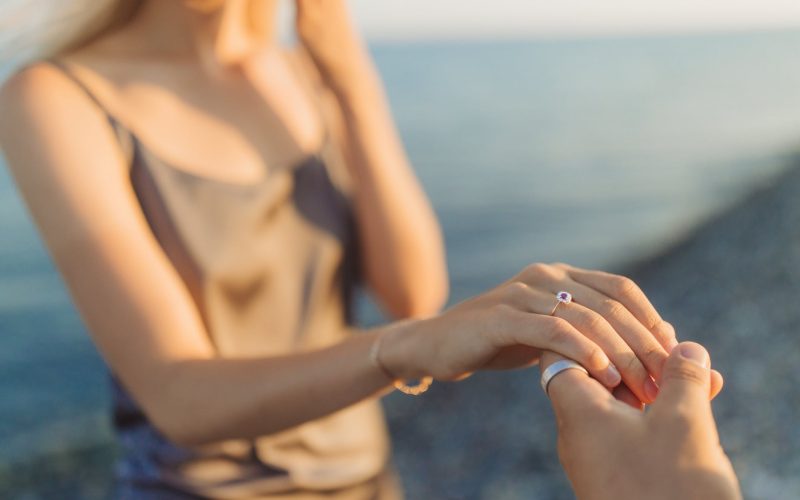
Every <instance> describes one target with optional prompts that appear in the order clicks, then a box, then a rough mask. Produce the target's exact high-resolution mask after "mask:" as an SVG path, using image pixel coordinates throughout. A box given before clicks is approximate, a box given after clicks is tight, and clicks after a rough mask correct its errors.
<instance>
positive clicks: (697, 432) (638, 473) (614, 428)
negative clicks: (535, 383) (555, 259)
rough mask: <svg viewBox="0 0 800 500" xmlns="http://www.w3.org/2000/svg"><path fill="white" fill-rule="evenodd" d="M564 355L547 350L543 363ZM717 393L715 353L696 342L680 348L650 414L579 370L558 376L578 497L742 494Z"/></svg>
mask: <svg viewBox="0 0 800 500" xmlns="http://www.w3.org/2000/svg"><path fill="white" fill-rule="evenodd" d="M558 359H559V358H558V357H557V356H555V355H553V354H550V353H547V354H546V355H544V356H543V357H542V369H543V370H544V369H545V368H546V367H547V366H549V364H551V363H553V362H554V361H556V360H558ZM718 377H719V376H718V374H717V375H715V376H714V379H715V380H714V383H713V385H715V386H719V387H721V378H718ZM715 389H717V390H718V387H716V388H715ZM714 392H716V391H712V371H711V370H710V359H709V356H708V353H707V352H706V350H705V349H704V348H703V347H702V346H701V345H699V344H695V343H692V342H684V343H682V344H679V345H678V346H677V347H676V348H675V349H673V351H672V353H671V354H670V356H669V358H668V359H667V362H666V365H665V367H664V373H663V376H662V378H661V391H660V394H659V396H658V398H657V399H656V401H655V403H654V404H653V405H652V406H651V408H650V410H649V411H648V412H646V413H645V412H642V411H639V410H637V409H634V408H632V407H631V405H630V402H628V404H625V403H623V402H621V401H619V400H618V399H615V397H614V395H612V394H611V393H609V392H608V390H607V389H606V388H605V387H603V386H602V385H601V384H600V383H599V382H597V381H596V380H594V379H592V378H589V377H588V376H587V375H585V374H584V373H582V372H579V371H578V370H567V371H565V372H563V373H560V374H559V375H557V376H556V377H555V378H554V379H553V380H552V382H551V383H550V387H549V393H550V397H551V399H552V402H553V406H554V408H555V412H556V417H557V420H558V429H559V431H558V434H559V435H558V452H559V456H560V458H561V463H562V464H563V466H564V469H565V470H566V472H567V476H568V477H569V479H570V481H571V482H572V486H573V488H574V489H575V493H576V495H577V496H578V498H580V499H603V500H605V499H615V500H626V499H631V500H633V499H642V498H647V499H676V498H678V499H681V500H691V499H698V500H701V499H702V500H709V499H714V500H716V499H720V500H729V499H740V498H741V493H740V491H739V484H738V481H737V478H736V475H735V473H734V471H733V467H732V466H731V463H730V460H729V459H728V457H727V456H726V455H725V452H724V451H723V450H722V447H721V446H720V444H719V437H718V435H717V427H716V424H715V422H714V417H713V415H712V413H711V404H710V403H709V394H712V395H713V393H714ZM623 399H624V398H623Z"/></svg>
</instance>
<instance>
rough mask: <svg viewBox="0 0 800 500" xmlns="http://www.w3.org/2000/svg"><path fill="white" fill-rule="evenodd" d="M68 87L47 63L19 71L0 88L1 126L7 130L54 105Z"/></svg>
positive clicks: (69, 83)
mask: <svg viewBox="0 0 800 500" xmlns="http://www.w3.org/2000/svg"><path fill="white" fill-rule="evenodd" d="M71 84H72V83H71V82H70V81H68V79H67V78H66V77H65V76H64V75H63V74H62V72H61V71H60V70H59V69H58V68H55V67H54V66H53V65H52V64H50V63H47V62H38V63H34V64H31V65H28V66H26V67H24V68H22V69H21V70H19V71H17V72H16V73H14V74H13V75H12V76H11V77H10V78H8V80H6V81H5V83H4V84H3V86H2V88H0V116H2V117H3V120H2V122H0V124H1V125H2V126H4V127H7V126H9V125H12V124H13V123H14V122H16V121H18V120H20V119H27V118H30V116H29V115H30V114H31V113H36V112H37V110H40V109H42V108H44V107H45V105H51V104H53V103H54V102H57V101H58V97H59V95H61V96H63V94H64V91H65V90H66V89H68V88H69V86H70V85H71Z"/></svg>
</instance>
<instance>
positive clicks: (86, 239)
mask: <svg viewBox="0 0 800 500" xmlns="http://www.w3.org/2000/svg"><path fill="white" fill-rule="evenodd" d="M275 7H276V2H273V1H260V2H252V3H251V2H249V1H247V0H229V1H223V0H220V1H192V2H179V1H165V0H151V1H146V2H145V3H144V5H143V7H142V9H141V11H139V13H138V14H137V16H136V17H135V18H134V19H133V20H132V21H131V22H130V23H129V24H127V25H125V26H124V27H122V28H121V29H119V30H117V31H114V32H111V33H108V34H106V35H105V36H103V37H101V38H99V39H97V40H95V41H93V42H91V43H90V44H88V45H86V46H83V47H81V48H79V49H76V50H74V51H72V52H70V53H68V54H63V55H62V56H61V59H62V60H64V61H66V62H67V63H69V64H70V65H71V66H72V67H73V68H74V69H75V71H76V73H78V75H79V76H80V77H81V78H82V80H83V81H84V82H86V84H87V85H88V86H90V87H91V88H92V90H93V92H94V93H95V94H96V95H97V96H98V97H99V98H100V100H101V101H102V102H103V103H104V106H105V107H106V108H107V109H108V110H109V111H110V112H111V113H112V114H114V116H116V117H117V118H118V119H119V120H120V121H121V122H122V123H124V124H126V126H128V127H129V128H130V129H132V130H133V131H134V132H135V133H136V134H137V135H138V137H139V138H140V139H141V140H142V142H143V143H146V144H147V147H148V148H149V150H151V151H153V152H154V153H155V154H157V155H158V156H160V157H161V158H164V159H166V160H168V161H169V162H170V163H171V164H172V165H175V166H176V167H178V168H183V169H185V170H187V171H190V172H192V173H195V174H197V175H202V176H206V177H209V178H214V179H218V180H222V181H225V182H230V183H241V184H246V183H251V182H254V181H256V180H258V179H260V178H261V176H262V175H263V173H264V171H267V170H269V168H270V166H274V165H286V164H293V163H295V162H297V161H298V160H299V159H301V158H303V157H305V156H306V155H307V154H308V153H309V152H311V151H314V150H315V149H316V148H317V147H318V146H319V144H320V142H321V141H322V134H323V132H322V119H321V117H320V116H319V115H318V112H317V110H316V108H315V107H314V106H313V104H312V103H311V102H310V99H309V96H308V95H306V93H304V92H303V90H302V88H301V86H300V85H299V84H298V82H297V78H296V74H295V73H294V72H293V71H292V70H291V69H290V66H289V65H290V61H295V62H297V63H298V64H299V65H300V67H302V68H305V69H304V70H303V71H305V72H306V74H307V76H308V78H310V79H312V80H316V81H318V82H319V83H320V84H321V85H322V86H323V88H324V89H325V98H326V100H325V105H326V106H328V107H330V108H331V110H332V111H333V112H335V113H336V114H337V116H338V119H337V123H336V124H335V126H334V127H333V135H334V139H335V140H336V141H337V143H338V145H339V146H340V147H341V149H342V150H343V152H344V155H345V156H346V158H347V163H348V168H349V169H350V171H351V172H350V173H351V174H352V178H353V179H354V183H355V185H354V204H355V212H356V213H355V216H356V220H357V223H358V226H359V234H360V236H359V237H360V246H361V258H362V259H363V263H362V266H363V268H364V270H365V279H366V283H367V285H368V287H369V289H370V290H371V291H372V292H373V294H374V295H375V296H376V297H377V299H378V301H379V302H380V303H381V304H382V305H383V307H384V308H385V309H386V310H387V311H388V312H389V313H390V314H392V315H393V316H395V317H396V318H410V319H406V320H404V321H402V322H399V323H395V324H390V325H387V326H384V327H379V328H375V329H373V330H369V331H365V332H361V334H360V335H355V336H352V337H349V339H348V340H347V341H344V342H342V343H340V344H338V345H334V346H329V347H326V348H322V349H319V350H315V351H307V352H302V353H289V354H286V355H282V356H275V357H268V358H264V357H253V358H247V359H241V358H221V357H219V356H218V355H217V352H216V350H215V347H214V345H213V344H212V343H211V342H210V340H209V338H210V337H209V335H208V332H207V331H206V330H205V326H204V324H203V322H202V320H201V316H200V313H199V311H198V310H197V309H196V307H195V305H194V303H193V302H192V299H191V297H190V295H189V293H188V291H187V289H186V287H185V286H184V284H183V282H182V281H181V279H180V277H179V275H178V273H177V272H176V270H175V268H174V267H173V266H172V264H171V262H170V261H169V260H168V258H167V257H166V255H165V254H164V252H163V251H162V250H161V248H160V247H159V245H158V242H157V241H156V240H155V238H154V236H153V234H152V233H151V231H150V229H149V227H148V225H147V221H146V219H145V218H144V216H143V214H142V211H141V208H140V206H139V205H138V202H137V200H136V196H135V193H134V191H133V189H132V186H131V184H130V181H129V178H128V167H127V165H126V162H125V158H124V157H123V154H122V151H121V149H120V146H119V145H118V144H117V142H116V138H115V137H114V136H113V134H112V131H111V129H110V128H109V126H108V124H107V122H106V119H105V116H104V115H103V113H102V112H101V111H100V110H98V109H97V107H96V106H94V105H93V103H92V102H91V101H90V100H89V99H88V98H87V97H86V95H85V94H84V93H82V92H81V90H80V89H78V88H77V87H76V86H75V84H74V83H73V82H72V81H70V80H69V79H68V78H66V77H65V76H64V75H63V74H62V73H60V72H59V71H58V70H56V69H54V68H53V67H52V66H50V65H47V64H36V65H33V66H30V67H28V68H27V69H25V70H23V71H22V72H20V73H18V74H17V75H15V76H14V77H13V78H11V79H10V80H9V81H8V82H7V84H6V85H5V86H4V88H3V89H2V93H0V115H1V116H2V117H3V119H2V120H0V143H1V144H2V147H3V151H4V153H5V155H6V159H7V161H8V164H9V167H10V169H11V171H12V173H13V175H14V177H15V179H16V181H17V184H18V186H19V189H20V191H21V192H22V194H23V196H24V198H25V200H26V203H27V204H28V207H29V209H30V211H31V213H32V214H33V217H34V219H35V221H36V223H37V225H38V227H39V229H40V231H41V234H42V235H43V239H44V241H45V243H46V245H47V247H48V248H49V250H50V252H51V254H52V256H53V258H54V260H55V262H56V264H57V265H58V268H59V269H60V271H61V273H62V276H63V277H64V280H65V282H66V284H67V286H68V288H69V290H70V292H71V295H72V297H73V300H74V301H75V303H76V305H77V307H78V309H79V310H80V312H81V314H82V317H83V318H84V321H85V322H86V324H87V327H88V330H89V331H90V333H91V335H92V338H93V340H94V342H95V344H96V345H97V347H98V349H99V351H100V352H101V354H102V355H103V357H104V359H105V360H106V362H107V363H108V364H109V366H110V367H111V368H112V370H113V371H114V373H115V374H117V375H118V376H119V378H120V379H121V380H122V382H123V384H124V385H125V386H126V388H127V389H128V390H129V391H130V392H131V393H132V395H133V396H134V397H135V399H136V400H137V401H138V403H139V404H140V405H141V406H142V408H143V409H144V411H145V412H146V414H147V415H148V417H149V418H150V419H151V421H152V422H153V424H154V425H155V426H156V427H158V428H159V429H160V430H161V431H162V432H163V433H164V434H165V435H166V436H167V437H169V438H170V439H172V440H173V441H174V442H176V443H178V444H184V445H195V444H203V443H208V442H214V441H217V440H221V439H227V438H253V437H256V436H262V435H267V434H271V433H275V432H277V431H280V430H283V429H286V428H290V427H293V426H296V425H299V424H301V423H303V422H307V421H310V420H313V419H315V418H318V417H321V416H324V415H327V414H330V413H332V412H334V411H336V410H339V409H342V408H344V407H347V406H349V405H351V404H354V403H356V402H358V401H360V400H362V399H364V398H367V397H371V396H375V395H379V394H383V393H385V392H386V389H387V388H388V387H389V386H390V384H391V380H389V378H388V377H387V375H386V373H385V372H384V371H383V370H382V369H381V368H380V367H378V366H376V365H375V364H374V363H372V361H371V360H370V356H369V352H370V349H371V346H372V345H373V343H374V340H375V339H376V337H377V336H378V335H385V338H384V339H383V342H382V343H381V350H380V353H379V356H380V360H381V362H382V363H383V364H384V365H385V368H386V369H388V370H389V371H390V372H391V373H392V374H394V375H395V376H397V377H402V378H416V377H419V376H421V375H428V374H429V375H433V376H435V377H436V378H438V379H441V380H455V379H459V378H463V377H464V376H466V375H468V374H469V373H472V372H474V371H476V370H481V369H510V368H517V367H525V366H530V365H532V364H535V363H537V362H538V360H539V357H540V354H541V353H542V352H543V351H553V352H557V353H560V354H561V355H564V356H567V357H570V358H572V359H575V360H576V361H578V362H580V363H581V364H583V365H584V366H586V367H587V369H588V370H589V372H590V373H591V374H592V375H593V376H594V377H595V378H596V379H597V380H600V381H602V382H603V384H604V385H605V387H608V388H611V387H614V386H617V385H618V383H619V377H616V376H615V375H614V372H613V370H610V369H609V366H610V363H613V364H614V365H616V366H617V367H618V369H619V372H621V377H622V381H623V382H624V384H621V385H619V388H618V389H616V390H615V393H616V394H618V395H620V397H626V395H627V397H628V398H629V399H635V401H636V402H637V404H638V403H639V402H649V401H652V400H653V398H654V397H655V396H656V392H657V389H656V387H655V384H654V383H653V382H652V381H651V379H650V376H652V377H654V378H655V380H656V381H658V380H659V378H660V376H661V371H662V366H663V363H664V360H666V358H667V352H668V350H669V349H670V348H671V347H672V346H673V345H674V343H675V334H674V330H673V329H672V327H671V326H670V325H669V324H668V323H666V322H665V321H663V320H662V319H661V317H660V316H659V315H658V313H657V312H656V310H655V309H654V308H653V306H652V305H651V304H650V302H649V301H648V300H647V298H646V297H645V295H644V294H643V293H642V291H641V290H640V289H639V288H638V287H637V286H636V285H635V284H634V283H633V282H631V281H630V280H628V279H626V278H623V277H620V276H616V275H612V274H606V273H601V272H595V271H586V270H580V269H576V268H572V267H569V266H565V265H561V264H557V265H544V264H537V265H532V266H529V267H527V268H526V269H525V270H523V271H522V272H521V273H520V274H519V275H517V276H515V277H514V278H512V279H511V280H509V281H507V282H506V283H503V284H501V285H500V286H498V287H496V288H494V289H492V290H490V291H488V292H486V293H484V294H482V295H480V296H478V297H475V298H473V299H471V300H469V301H466V302H464V303H462V304H459V305H457V306H455V307H453V308H452V309H449V310H447V311H445V312H444V313H441V314H437V311H438V310H439V309H440V307H441V306H442V304H443V302H444V301H445V298H446V295H447V273H446V265H445V258H444V252H443V244H442V236H441V233H440V230H439V227H438V223H437V221H436V218H435V216H434V214H433V212H432V210H431V208H430V205H429V203H428V201H427V199H426V197H425V195H424V193H423V191H422V189H421V188H420V185H419V183H418V181H417V179H416V177H415V176H414V174H413V171H412V169H411V167H410V165H409V163H408V160H407V158H406V155H405V153H404V151H403V147H402V145H401V142H400V140H399V138H398V135H397V132H396V130H395V128H394V125H393V124H392V120H391V117H390V113H389V109H388V106H387V103H386V99H385V97H384V93H383V89H382V86H381V83H380V81H379V78H378V76H377V74H376V72H375V69H374V67H373V65H372V62H371V61H370V58H369V56H368V54H367V51H366V50H365V47H364V45H363V43H362V41H361V40H360V38H359V37H358V35H357V33H356V32H355V30H354V29H353V26H352V23H351V21H350V18H349V16H348V14H347V11H346V9H345V5H344V3H343V2H342V1H340V0H314V1H312V0H302V1H301V0H298V1H297V7H298V9H297V10H298V17H297V26H296V29H297V32H298V35H299V39H300V49H299V50H296V51H288V52H287V51H285V50H284V49H282V48H281V47H280V46H279V45H278V43H277V42H276V41H275V36H274V33H273V31H274V30H273V29H272V28H271V27H272V26H273V25H274V16H275ZM559 290H569V291H571V292H572V293H573V295H574V296H575V302H574V303H572V304H569V305H567V306H565V307H559V308H558V309H557V311H556V314H555V316H550V312H551V311H552V308H553V305H554V303H555V299H554V294H555V293H556V292H558V291H559ZM265 334H266V335H268V334H269V332H265ZM648 374H649V375H648ZM716 377H717V379H718V375H716ZM718 385H719V384H718ZM627 388H629V389H627Z"/></svg>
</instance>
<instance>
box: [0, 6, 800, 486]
mask: <svg viewBox="0 0 800 500" xmlns="http://www.w3.org/2000/svg"><path fill="white" fill-rule="evenodd" d="M353 8H354V12H355V14H356V16H357V18H358V20H359V24H360V25H361V26H362V28H363V30H364V33H365V34H366V37H367V39H368V41H369V44H370V48H371V50H372V53H373V55H374V58H375V60H376V63H377V65H378V67H379V69H380V71H381V73H382V75H383V78H384V81H385V84H386V87H387V90H388V94H389V97H390V99H391V102H392V106H393V110H394V113H395V117H396V120H397V123H398V125H399V128H400V130H401V133H402V135H403V138H404V140H405V143H406V146H407V148H408V152H409V154H410V157H411V159H412V162H413V163H414V165H415V167H416V169H417V172H418V174H419V176H420V177H421V179H422V181H423V183H424V185H425V187H426V189H427V191H428V193H429V195H430V197H431V198H432V201H433V204H434V206H435V208H436V210H437V212H438V214H439V216H440V217H441V222H442V225H443V228H444V231H445V236H446V240H447V246H448V257H449V265H450V272H451V277H452V298H451V302H456V301H459V300H461V299H463V298H465V297H467V296H469V295H472V294H475V293H478V292H480V291H482V290H485V289H486V288H488V287H490V286H492V285H494V284H496V283H498V282H500V281H501V280H504V279H506V278H508V277H509V276H511V275H512V274H514V273H515V272H517V271H518V270H519V269H520V268H522V267H523V266H524V265H526V264H527V263H530V262H533V261H554V260H558V261H566V262H570V263H573V264H576V265H581V266H591V267H600V268H605V269H611V270H615V271H619V272H625V273H627V274H630V275H632V276H633V277H634V278H635V279H637V280H638V281H639V282H640V283H641V284H642V286H643V288H644V289H645V291H646V292H647V293H648V294H649V295H651V296H652V298H653V300H654V302H655V303H656V305H657V307H659V308H660V309H661V311H662V313H663V315H664V316H665V318H666V319H668V320H669V321H671V322H672V323H673V324H675V325H676V327H677V329H678V334H679V336H680V337H682V338H684V339H697V340H699V341H701V342H703V343H705V344H707V345H708V346H709V349H710V351H711V354H712V359H713V360H714V364H715V366H716V367H717V368H719V369H720V370H721V371H722V372H723V374H724V375H725V376H726V389H725V391H724V392H723V394H722V395H721V396H720V397H719V398H718V400H717V402H716V403H715V411H716V413H717V415H718V418H719V419H720V428H721V433H722V439H723V444H724V445H725V447H726V449H727V450H728V451H729V453H730V454H731V457H732V459H733V462H734V465H735V467H736V469H737V471H738V473H739V474H740V477H741V479H742V483H743V488H744V490H745V492H746V496H747V497H748V498H765V499H766V498H769V499H782V498H786V499H789V498H798V497H800V432H798V431H797V430H796V429H794V426H793V423H794V422H796V421H797V418H798V417H799V416H800V393H798V390H799V389H798V388H797V387H796V386H797V385H798V384H797V383H795V382H794V381H795V380H798V378H799V377H800V373H798V369H797V368H796V366H795V364H794V363H793V358H794V357H795V356H797V354H798V353H800V351H799V349H800V341H798V340H797V332H798V328H800V311H799V310H798V309H800V308H797V307H795V306H794V303H795V302H796V299H795V297H798V296H800V239H799V238H800V230H798V228H799V227H800V226H798V224H800V172H799V171H798V168H800V159H799V158H800V156H798V155H797V152H798V150H799V149H800V60H799V59H798V55H800V3H798V2H796V0H736V1H727V2H723V1H721V0H704V1H701V0H691V1H690V0H673V1H672V2H656V1H642V0H605V1H603V2H598V1H596V0H564V1H561V2H548V1H545V0H494V1H492V2H488V1H483V2H477V1H473V0H470V1H465V0H437V1H436V2H428V1H423V0H405V1H403V2H392V1H389V0H359V1H355V2H354V3H353ZM289 15H290V14H287V16H289ZM360 310H361V314H360V318H361V321H362V322H363V323H365V324H371V323H375V322H378V321H380V315H379V314H378V312H377V311H376V310H375V308H374V307H373V305H372V304H371V303H370V301H369V300H368V298H363V300H362V301H361V305H360ZM106 393H107V387H106V385H105V375H104V367H103V364H102V361H101V360H100V358H99V357H98V355H97V353H96V352H95V350H94V348H93V346H92V345H91V343H90V342H89V340H88V337H87V335H86V333H85V331H84V328H83V326H82V324H81V322H80V319H79V318H78V316H77V315H76V312H75V311H74V309H73V307H72V305H71V303H70V300H69V297H68V296H67V294H66V293H65V290H64V287H63V285H62V283H61V281H60V279H59V277H58V275H57V272H56V271H55V269H54V268H53V265H52V263H51V262H50V260H49V258H48V256H47V253H46V251H45V250H44V249H43V247H42V244H41V241H40V240H39V238H38V236H37V234H36V231H35V228H34V227H33V226H32V223H31V220H30V218H29V216H28V215H27V213H26V212H25V209H24V207H23V205H22V203H21V200H20V199H19V197H18V195H17V193H16V191H15V188H14V185H13V182H12V181H11V179H10V178H9V175H8V172H7V170H6V169H5V167H2V168H0V497H2V498H103V497H104V496H106V495H107V494H108V488H109V485H110V467H111V463H112V461H113V457H114V453H115V450H114V446H113V442H112V438H111V433H110V427H109V422H108V418H107V404H108V399H107V394H106ZM386 407H387V411H388V413H389V416H390V423H391V429H392V433H393V436H394V440H395V460H396V462H397V465H398V468H399V469H400V472H401V474H402V476H403V479H404V482H405V485H406V488H407V490H408V496H409V498H410V499H412V500H413V499H433V500H436V499H492V500H494V499H500V500H502V499H517V498H520V499H521V498H526V499H538V498H541V499H559V498H571V497H572V494H571V492H570V490H569V487H568V483H567V482H566V479H565V477H564V476H563V474H562V473H561V471H560V467H559V466H558V463H557V457H556V455H555V434H554V433H555V426H554V423H553V419H552V415H551V412H550V407H549V405H548V403H547V401H546V399H545V398H544V397H543V395H542V394H541V390H540V389H539V388H538V371H537V370H535V369H534V370H528V371H522V372H515V373H503V374H482V375H478V376H474V377H472V378H470V379H468V380H467V381H465V382H462V383H458V384H436V385H435V386H434V387H433V388H432V390H431V391H429V392H428V393H427V394H425V395H424V396H422V397H419V398H408V397H403V396H402V395H401V396H396V395H393V396H391V397H389V398H387V400H386ZM643 445H644V443H643Z"/></svg>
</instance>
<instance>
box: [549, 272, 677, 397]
mask: <svg viewBox="0 0 800 500" xmlns="http://www.w3.org/2000/svg"><path fill="white" fill-rule="evenodd" d="M564 286H565V287H567V288H569V289H570V291H571V293H572V296H573V297H574V299H575V302H577V303H579V304H580V305H582V306H585V307H587V308H589V309H591V310H593V311H595V312H597V313H598V314H600V315H601V316H602V317H603V318H604V319H605V320H606V321H607V322H608V323H609V324H610V325H611V327H613V328H614V330H615V331H616V332H617V333H618V334H619V335H620V336H621V337H622V338H623V339H624V341H625V342H626V343H627V344H628V345H629V346H630V348H631V349H632V350H633V352H634V353H635V354H636V357H637V358H638V359H639V360H640V361H641V363H642V364H644V366H645V368H646V369H647V371H648V372H649V373H651V374H652V375H653V376H654V377H655V378H656V380H659V379H660V378H661V370H662V369H663V367H664V362H665V361H666V360H667V355H668V351H667V350H666V349H665V348H664V347H663V346H662V345H661V344H660V343H659V341H658V340H657V339H656V337H655V336H654V334H653V333H652V332H651V330H649V329H648V328H646V327H645V325H643V324H642V323H641V322H640V321H639V319H637V318H636V317H635V316H634V315H633V313H631V311H630V310H629V309H628V307H627V306H626V305H625V304H623V303H622V302H619V301H617V300H615V299H612V298H610V297H608V296H607V295H605V294H603V293H602V292H600V291H598V290H596V289H594V288H592V287H590V286H587V285H585V284H583V283H579V282H576V281H573V282H571V283H569V284H565V285H564ZM570 305H571V304H570ZM622 368H623V367H622V366H620V369H622ZM648 386H649V387H650V388H651V389H650V390H651V391H652V387H653V385H652V384H649V385H648ZM631 388H632V389H634V392H636V393H637V395H640V394H639V393H638V391H636V390H635V389H636V388H635V387H631ZM656 394H657V391H656V393H652V392H651V393H650V394H649V395H648V396H649V397H650V401H652V399H653V398H655V395H656Z"/></svg>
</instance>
